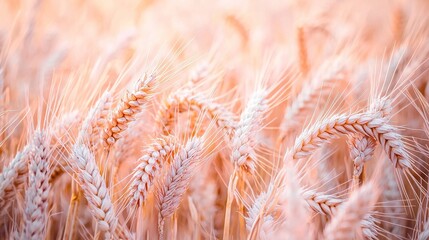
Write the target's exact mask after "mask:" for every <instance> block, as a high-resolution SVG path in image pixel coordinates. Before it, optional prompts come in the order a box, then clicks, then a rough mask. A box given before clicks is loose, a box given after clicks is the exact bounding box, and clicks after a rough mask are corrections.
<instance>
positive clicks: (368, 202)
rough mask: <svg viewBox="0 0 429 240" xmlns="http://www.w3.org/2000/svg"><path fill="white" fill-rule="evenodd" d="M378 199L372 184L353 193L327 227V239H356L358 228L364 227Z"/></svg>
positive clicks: (376, 190) (325, 234) (376, 191)
mask: <svg viewBox="0 0 429 240" xmlns="http://www.w3.org/2000/svg"><path fill="white" fill-rule="evenodd" d="M377 198H378V189H377V188H376V187H375V186H374V185H373V184H372V183H367V184H365V185H363V186H362V187H361V188H360V189H358V190H357V191H355V192H353V193H352V195H351V196H350V198H349V199H348V200H347V201H346V202H345V203H344V204H342V205H341V206H340V207H339V209H338V211H337V213H336V214H335V216H334V217H333V218H332V221H331V222H330V223H329V224H328V225H327V226H326V227H325V231H324V236H325V239H332V240H335V239H354V238H355V236H356V234H357V230H358V228H359V227H361V226H362V225H361V221H362V220H364V219H365V217H366V216H367V214H368V213H369V211H371V209H372V208H373V207H374V204H375V202H376V201H377Z"/></svg>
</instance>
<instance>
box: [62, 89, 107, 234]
mask: <svg viewBox="0 0 429 240" xmlns="http://www.w3.org/2000/svg"><path fill="white" fill-rule="evenodd" d="M111 104H112V97H111V95H110V93H109V92H107V91H106V92H105V93H104V94H103V95H102V96H101V97H100V98H99V99H98V101H97V102H96V103H95V105H94V107H92V108H91V109H90V110H89V113H88V114H87V116H86V117H85V119H84V121H83V123H82V126H81V127H80V129H79V132H78V136H77V138H76V143H75V144H74V147H75V146H77V145H78V144H87V145H88V146H89V149H91V150H95V148H96V147H97V145H98V144H99V143H100V133H101V131H102V129H103V127H104V124H105V122H106V120H107V118H106V117H107V114H108V111H109V109H110V107H111ZM71 188H72V196H71V199H70V205H69V209H68V215H67V220H66V227H65V233H64V238H65V239H73V234H74V228H75V223H76V220H77V219H76V217H77V215H78V209H77V208H78V206H79V202H80V201H81V189H80V188H79V186H77V185H76V182H72V186H71Z"/></svg>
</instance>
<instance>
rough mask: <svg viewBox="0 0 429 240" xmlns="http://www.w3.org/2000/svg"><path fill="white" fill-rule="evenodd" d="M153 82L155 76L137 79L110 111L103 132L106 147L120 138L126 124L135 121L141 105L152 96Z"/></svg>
mask: <svg viewBox="0 0 429 240" xmlns="http://www.w3.org/2000/svg"><path fill="white" fill-rule="evenodd" d="M154 84H155V76H153V75H150V76H144V78H143V79H139V81H138V82H137V84H136V87H135V89H134V90H133V91H132V92H127V93H126V94H125V96H124V98H123V99H122V100H121V101H120V102H119V104H118V106H117V107H116V109H115V110H114V111H113V112H112V114H111V117H110V119H109V121H108V123H107V126H106V128H105V130H104V132H103V142H104V145H105V146H106V147H110V146H111V145H113V144H115V142H116V141H118V139H119V138H121V133H122V132H124V131H125V130H126V129H127V128H128V124H129V123H130V122H132V121H135V115H136V114H138V113H140V112H141V110H142V107H143V106H144V105H145V104H147V102H148V100H149V99H150V97H151V96H152V91H153V88H154Z"/></svg>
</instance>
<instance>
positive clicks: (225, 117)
mask: <svg viewBox="0 0 429 240" xmlns="http://www.w3.org/2000/svg"><path fill="white" fill-rule="evenodd" d="M187 111H193V112H198V113H199V112H206V113H207V114H208V115H209V117H210V118H211V119H213V120H214V121H215V122H216V125H217V126H218V127H219V128H221V129H222V130H223V131H224V133H225V135H226V136H228V137H229V138H231V137H232V134H233V133H234V130H235V120H234V114H233V113H231V112H230V111H228V110H227V109H225V108H224V107H223V106H222V105H221V104H218V103H215V102H213V101H210V100H208V99H207V98H205V97H204V96H203V95H202V94H198V93H195V94H192V92H191V91H180V92H176V93H174V94H172V95H170V96H169V97H168V98H167V100H166V101H165V102H164V103H163V105H162V106H161V107H160V110H159V111H158V117H157V121H158V124H159V125H160V127H161V129H162V131H163V134H165V135H168V134H170V133H171V132H172V129H171V127H172V126H173V125H174V122H175V121H176V118H177V114H180V113H183V112H187Z"/></svg>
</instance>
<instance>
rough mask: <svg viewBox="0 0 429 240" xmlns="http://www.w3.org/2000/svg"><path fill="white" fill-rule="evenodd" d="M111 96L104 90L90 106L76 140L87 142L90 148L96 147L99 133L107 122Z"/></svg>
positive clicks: (111, 100)
mask: <svg viewBox="0 0 429 240" xmlns="http://www.w3.org/2000/svg"><path fill="white" fill-rule="evenodd" d="M112 102H113V99H112V96H111V94H110V93H109V92H107V91H106V92H105V93H104V94H103V95H102V96H101V97H100V98H99V99H98V101H97V102H96V103H95V105H94V107H92V108H91V110H90V111H89V113H88V115H87V116H86V118H85V120H84V121H83V123H82V126H81V128H80V131H79V134H78V137H77V139H76V142H78V143H87V144H89V146H90V148H91V149H94V148H95V147H97V145H98V143H99V141H100V134H101V132H102V130H103V128H104V126H105V124H106V122H107V115H108V112H109V110H110V108H111V106H112Z"/></svg>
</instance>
